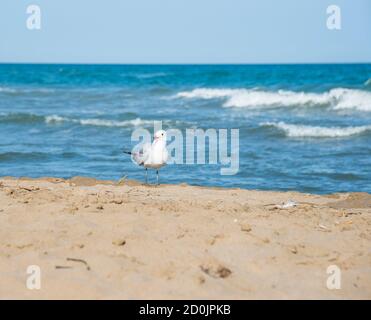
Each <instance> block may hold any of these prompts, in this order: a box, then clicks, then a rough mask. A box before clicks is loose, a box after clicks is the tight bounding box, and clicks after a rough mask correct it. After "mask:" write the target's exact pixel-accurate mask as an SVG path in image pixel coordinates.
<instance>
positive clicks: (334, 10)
mask: <svg viewBox="0 0 371 320" xmlns="http://www.w3.org/2000/svg"><path fill="white" fill-rule="evenodd" d="M326 13H327V15H328V17H327V20H326V26H327V29H329V30H341V9H340V7H339V6H337V5H335V4H332V5H330V6H328V7H327V10H326Z"/></svg>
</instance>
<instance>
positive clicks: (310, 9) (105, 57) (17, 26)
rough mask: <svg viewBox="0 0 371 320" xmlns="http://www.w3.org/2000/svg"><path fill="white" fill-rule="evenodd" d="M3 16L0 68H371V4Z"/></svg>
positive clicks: (166, 1)
mask: <svg viewBox="0 0 371 320" xmlns="http://www.w3.org/2000/svg"><path fill="white" fill-rule="evenodd" d="M30 4H37V5H39V6H40V7H41V10H42V29H41V30H39V31H30V30H28V29H27V28H26V19H27V14H26V7H27V6H28V5H30ZM330 4H336V5H338V6H339V7H340V8H341V13H342V30H340V31H330V30H328V29H327V28H326V19H327V15H326V8H327V6H328V5H330ZM0 15H1V17H0V62H65V63H69V62H76V63H295V62H371V1H370V0H331V1H327V0H28V1H24V0H1V1H0Z"/></svg>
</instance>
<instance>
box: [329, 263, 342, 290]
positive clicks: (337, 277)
mask: <svg viewBox="0 0 371 320" xmlns="http://www.w3.org/2000/svg"><path fill="white" fill-rule="evenodd" d="M326 273H327V274H328V275H329V276H328V277H327V281H326V286H327V289H329V290H339V289H341V270H340V268H339V267H338V266H337V265H334V264H333V265H330V266H328V267H327V270H326Z"/></svg>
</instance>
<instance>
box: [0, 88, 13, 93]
mask: <svg viewBox="0 0 371 320" xmlns="http://www.w3.org/2000/svg"><path fill="white" fill-rule="evenodd" d="M0 92H5V93H14V92H17V90H16V89H13V88H8V87H0Z"/></svg>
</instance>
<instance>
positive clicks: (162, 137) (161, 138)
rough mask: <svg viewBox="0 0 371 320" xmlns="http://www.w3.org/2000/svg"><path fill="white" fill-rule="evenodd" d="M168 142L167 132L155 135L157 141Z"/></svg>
mask: <svg viewBox="0 0 371 320" xmlns="http://www.w3.org/2000/svg"><path fill="white" fill-rule="evenodd" d="M159 140H162V141H166V131H165V130H159V131H157V132H156V133H155V141H159Z"/></svg>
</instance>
